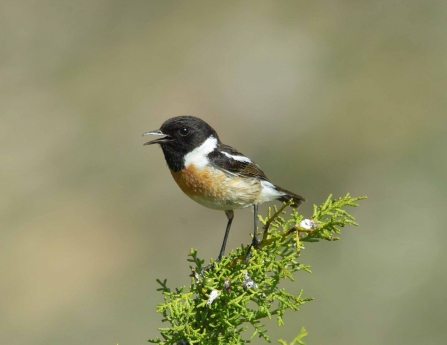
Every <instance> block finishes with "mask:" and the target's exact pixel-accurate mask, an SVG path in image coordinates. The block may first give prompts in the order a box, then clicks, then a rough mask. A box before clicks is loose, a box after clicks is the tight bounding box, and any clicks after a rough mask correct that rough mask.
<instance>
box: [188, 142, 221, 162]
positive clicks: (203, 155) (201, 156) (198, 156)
mask: <svg viewBox="0 0 447 345" xmlns="http://www.w3.org/2000/svg"><path fill="white" fill-rule="evenodd" d="M216 147H217V139H216V138H214V137H213V136H210V137H209V138H208V139H206V140H205V141H204V143H203V144H202V145H200V146H199V147H196V148H195V149H194V150H192V151H191V152H190V153H188V154H187V155H186V156H185V167H188V166H189V165H190V164H193V165H194V166H195V167H196V168H197V169H204V168H205V167H206V165H207V164H208V162H209V160H208V157H207V155H208V154H209V153H211V152H213V151H214V149H215V148H216Z"/></svg>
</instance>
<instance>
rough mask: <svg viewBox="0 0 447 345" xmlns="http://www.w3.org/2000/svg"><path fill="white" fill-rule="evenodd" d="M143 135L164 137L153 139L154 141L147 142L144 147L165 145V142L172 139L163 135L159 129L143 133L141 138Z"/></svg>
mask: <svg viewBox="0 0 447 345" xmlns="http://www.w3.org/2000/svg"><path fill="white" fill-rule="evenodd" d="M145 135H164V136H165V137H163V138H160V139H155V140H152V141H148V142H147V143H145V144H144V145H152V144H161V143H165V142H167V141H171V140H172V137H170V136H169V135H166V134H164V133H163V132H162V131H160V130H159V129H157V130H156V131H151V132H147V133H144V134H143V137H144V136H145Z"/></svg>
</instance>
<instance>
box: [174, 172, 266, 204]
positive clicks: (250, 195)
mask: <svg viewBox="0 0 447 345" xmlns="http://www.w3.org/2000/svg"><path fill="white" fill-rule="evenodd" d="M171 174H172V177H173V178H174V180H175V182H177V184H178V186H179V187H180V189H181V190H182V191H183V192H184V193H185V194H186V195H188V196H189V197H190V198H192V199H193V200H195V201H197V202H198V203H199V204H202V205H203V206H206V207H209V208H213V209H221V210H225V209H234V208H242V207H247V206H250V205H251V204H253V203H254V202H255V201H256V200H257V198H258V196H259V193H260V191H261V186H260V182H259V180H257V179H252V178H241V177H239V176H233V175H229V174H226V173H225V172H223V171H220V170H218V169H214V168H210V167H206V168H204V169H200V170H199V169H197V168H196V167H195V166H194V165H193V164H190V165H189V166H188V167H186V168H185V169H183V170H181V171H178V172H174V171H172V170H171Z"/></svg>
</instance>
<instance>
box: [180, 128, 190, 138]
mask: <svg viewBox="0 0 447 345" xmlns="http://www.w3.org/2000/svg"><path fill="white" fill-rule="evenodd" d="M179 133H180V135H181V136H182V137H186V136H187V135H188V134H189V128H187V127H182V128H180V130H179Z"/></svg>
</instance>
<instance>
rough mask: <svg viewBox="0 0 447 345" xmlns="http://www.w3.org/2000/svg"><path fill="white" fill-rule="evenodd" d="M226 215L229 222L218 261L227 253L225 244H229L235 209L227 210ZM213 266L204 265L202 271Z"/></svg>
mask: <svg viewBox="0 0 447 345" xmlns="http://www.w3.org/2000/svg"><path fill="white" fill-rule="evenodd" d="M225 215H226V216H227V219H228V223H227V228H226V229H225V236H224V239H223V242H222V247H221V248H220V252H219V256H218V257H217V259H216V261H217V262H219V261H220V260H221V259H222V256H223V255H224V253H225V246H226V245H227V239H228V234H229V233H230V228H231V222H232V221H233V218H234V212H233V210H227V211H225ZM212 267H213V265H212V264H210V265H207V266H205V267H203V268H202V273H203V272H204V271H206V270H208V269H210V268H212Z"/></svg>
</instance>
